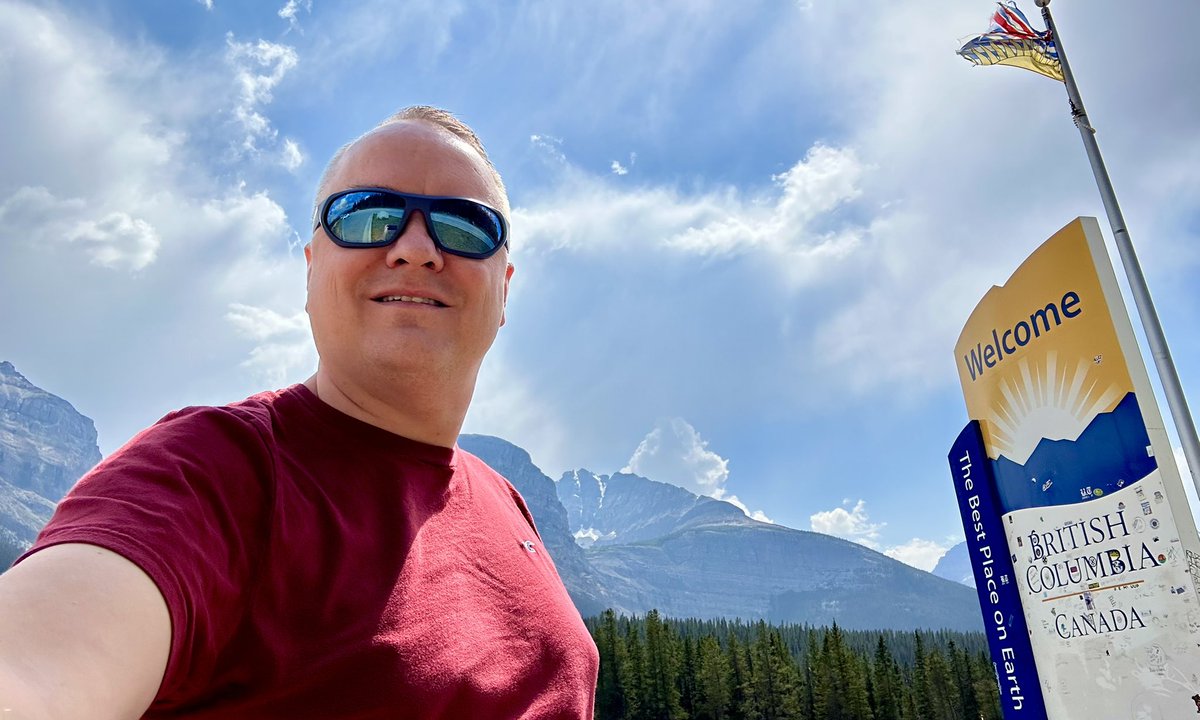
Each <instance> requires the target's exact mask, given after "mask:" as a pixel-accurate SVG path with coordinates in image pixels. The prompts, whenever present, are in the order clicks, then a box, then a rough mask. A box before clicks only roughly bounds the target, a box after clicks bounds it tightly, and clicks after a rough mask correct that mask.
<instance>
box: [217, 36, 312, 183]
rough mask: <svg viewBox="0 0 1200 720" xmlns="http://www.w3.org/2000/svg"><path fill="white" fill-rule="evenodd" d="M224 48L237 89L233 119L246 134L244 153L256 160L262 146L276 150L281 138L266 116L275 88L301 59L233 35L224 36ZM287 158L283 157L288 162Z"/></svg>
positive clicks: (291, 50) (293, 52) (281, 48)
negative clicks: (241, 39) (240, 40)
mask: <svg viewBox="0 0 1200 720" xmlns="http://www.w3.org/2000/svg"><path fill="white" fill-rule="evenodd" d="M225 45H226V52H225V60H226V62H227V63H229V65H230V66H231V67H232V68H233V70H234V81H235V84H236V87H237V102H236V104H235V105H234V108H233V117H234V119H235V120H236V122H237V123H238V125H239V126H240V127H241V128H242V131H243V135H242V138H241V151H242V152H245V153H248V154H250V155H252V156H254V155H257V154H258V153H259V152H261V151H262V150H263V147H262V145H263V144H267V145H269V146H273V145H274V143H275V141H276V138H277V136H278V135H279V132H278V131H277V130H276V129H275V128H274V127H273V126H272V124H271V121H270V119H268V118H267V116H266V115H264V114H263V112H264V111H265V107H266V106H267V105H269V104H270V103H271V100H272V99H273V98H274V95H273V93H274V90H275V88H276V86H278V85H279V83H280V82H282V81H283V78H284V76H286V75H287V73H288V71H290V70H291V69H292V68H294V67H296V64H297V63H299V62H300V58H299V56H298V55H297V54H296V50H295V49H294V48H292V47H289V46H287V45H281V44H278V43H272V42H268V41H266V40H262V39H259V40H258V41H257V42H238V41H236V40H234V38H233V33H228V34H227V35H226V36H225ZM297 149H298V148H297ZM287 158H288V156H287V155H284V159H285V162H286V160H287Z"/></svg>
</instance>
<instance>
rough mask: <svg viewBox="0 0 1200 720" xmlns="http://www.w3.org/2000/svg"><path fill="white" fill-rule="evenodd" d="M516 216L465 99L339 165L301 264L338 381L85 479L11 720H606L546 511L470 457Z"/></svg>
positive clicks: (11, 611) (48, 584)
mask: <svg viewBox="0 0 1200 720" xmlns="http://www.w3.org/2000/svg"><path fill="white" fill-rule="evenodd" d="M507 214H508V202H507V198H506V196H505V192H504V188H503V185H502V183H501V181H500V178H499V175H498V174H497V173H496V171H495V169H494V168H493V167H492V165H491V164H490V162H489V161H488V160H487V156H486V154H485V152H484V150H483V148H482V146H481V145H480V144H479V141H478V139H477V138H476V137H475V135H474V133H473V132H472V131H471V130H470V129H469V128H468V127H467V126H465V125H464V124H462V123H461V122H460V121H458V120H456V119H455V118H453V116H451V115H449V114H448V113H445V112H444V111H440V110H436V109H433V108H426V107H417V108H409V109H408V110H405V111H402V112H401V113H399V114H397V115H396V116H394V117H393V118H390V119H389V120H388V121H386V122H385V123H384V124H382V125H380V126H379V127H377V128H376V129H374V130H372V131H371V132H369V133H367V134H366V135H364V136H363V137H361V138H359V139H358V140H356V141H355V142H353V143H351V144H350V145H349V146H347V147H346V148H344V149H343V150H342V151H340V152H339V153H338V155H337V156H335V158H334V160H333V161H331V163H330V166H329V168H328V169H327V170H326V173H325V177H324V178H323V179H322V182H321V187H320V189H319V191H318V207H317V213H316V220H315V223H314V226H315V229H314V234H313V239H312V241H311V243H310V244H309V245H308V246H307V247H306V248H305V258H306V260H307V262H308V302H307V305H306V309H307V311H308V314H309V317H310V320H311V324H312V330H313V338H314V341H315V343H316V347H317V351H318V354H319V356H320V362H319V365H318V368H317V371H316V374H314V375H313V376H312V377H311V378H309V379H308V380H307V381H306V382H305V383H303V384H302V385H296V386H293V387H291V388H287V389H285V390H282V391H278V392H269V393H262V394H260V395H255V396H253V397H251V398H248V399H247V400H245V401H243V402H241V403H236V404H234V405H230V406H227V407H223V408H188V409H185V410H182V411H179V412H177V413H172V414H171V415H168V416H167V417H166V418H164V419H163V420H161V421H160V422H159V423H158V424H156V425H155V426H153V427H151V428H150V429H148V430H146V431H145V432H143V433H142V434H140V435H139V436H138V437H136V438H134V439H133V440H132V441H131V442H130V443H129V444H128V445H126V446H125V447H124V448H122V449H121V450H119V451H118V452H117V453H114V455H113V456H111V457H109V458H108V459H106V460H105V461H104V462H102V463H101V464H100V465H99V466H97V468H96V469H95V470H93V471H92V472H91V473H89V474H88V475H87V476H85V477H84V478H83V479H82V480H81V481H80V482H79V484H78V485H77V486H76V487H75V489H73V490H72V492H71V494H69V495H68V497H67V498H65V499H64V500H63V501H62V503H60V504H59V507H58V509H57V511H56V513H55V517H54V518H53V519H52V520H51V522H50V523H49V524H48V525H47V527H46V529H45V530H44V531H43V532H42V534H41V535H40V536H39V538H38V542H37V543H36V544H35V546H34V548H33V549H32V550H31V551H30V553H27V554H26V555H25V556H24V557H23V558H22V559H20V560H18V563H17V564H16V565H15V566H14V568H13V569H12V570H10V571H9V572H8V573H6V574H5V575H3V576H0V720H8V718H17V717H19V718H38V719H40V718H89V719H99V718H138V717H147V718H176V717H179V718H185V717H186V718H206V719H207V718H231V719H232V718H305V717H312V718H356V719H357V718H363V719H368V718H410V717H412V718H424V717H448V718H493V717H494V718H509V717H514V718H515V717H531V718H543V717H546V718H549V717H555V718H558V717H564V718H571V717H577V718H583V717H587V718H590V717H591V715H592V698H593V694H594V690H595V682H596V672H597V664H598V659H597V654H596V649H595V646H594V645H593V644H592V642H591V639H590V636H589V635H588V633H587V630H586V629H585V628H584V626H583V624H582V621H581V620H580V618H579V615H578V613H577V612H576V611H575V609H574V607H573V606H572V605H571V602H570V599H569V597H568V596H567V594H566V591H565V589H564V588H563V586H562V583H561V581H560V580H559V578H558V575H557V573H556V572H555V570H554V567H553V564H552V563H551V562H550V559H549V557H548V556H547V554H546V552H545V550H544V549H543V548H542V546H541V544H540V542H539V541H538V537H537V534H536V530H535V529H534V526H533V521H532V518H531V517H530V516H529V512H528V510H527V509H526V507H525V505H524V502H523V501H522V500H521V499H520V497H519V496H518V495H517V494H516V491H515V490H513V489H512V487H511V486H510V485H508V483H507V482H506V481H504V480H503V478H500V477H499V476H498V475H496V474H495V473H494V472H493V471H491V470H490V469H489V468H487V467H486V466H485V465H484V464H483V463H482V462H480V461H479V460H478V459H476V458H474V457H472V456H471V455H469V454H468V453H466V452H464V451H462V450H460V449H458V448H457V446H456V444H455V443H456V439H457V436H458V432H459V429H460V427H461V425H462V422H463V418H464V416H465V414H466V412H467V406H468V404H469V403H470V400H471V396H472V393H473V390H474V386H475V380H476V376H477V374H478V371H479V367H480V364H481V362H482V360H483V356H484V354H485V353H486V352H487V350H488V348H489V347H490V346H491V344H492V341H493V340H494V338H495V336H496V332H497V330H498V329H499V327H500V326H501V325H503V324H504V307H505V300H506V298H507V294H508V283H509V279H510V278H511V276H512V272H513V268H512V265H511V264H509V263H508V249H507V221H506V219H505V218H506V216H507ZM6 709H7V714H5V712H6Z"/></svg>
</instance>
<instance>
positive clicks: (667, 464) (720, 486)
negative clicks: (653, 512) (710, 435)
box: [621, 418, 771, 522]
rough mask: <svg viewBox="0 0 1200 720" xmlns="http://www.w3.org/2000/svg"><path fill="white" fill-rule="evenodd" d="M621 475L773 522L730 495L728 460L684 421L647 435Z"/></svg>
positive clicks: (674, 420) (662, 425) (659, 426)
mask: <svg viewBox="0 0 1200 720" xmlns="http://www.w3.org/2000/svg"><path fill="white" fill-rule="evenodd" d="M621 472H626V473H633V474H635V475H641V476H642V477H647V478H650V479H651V480H657V481H659V482H668V483H671V484H672V485H678V486H679V487H681V488H684V489H685V490H690V491H691V492H694V493H696V494H697V495H707V496H709V497H711V498H714V499H716V500H724V501H725V502H728V503H730V504H732V505H735V506H737V507H738V508H740V509H741V511H742V512H744V513H746V515H748V516H749V517H752V518H754V519H755V520H760V521H762V522H771V519H770V518H768V517H767V516H766V515H765V514H764V513H763V512H762V511H761V510H755V511H751V510H750V509H749V508H748V507H746V504H745V503H743V502H742V501H741V500H739V499H738V497H737V496H736V495H733V494H730V493H729V491H728V488H727V487H726V483H727V482H728V480H729V461H728V460H726V459H725V458H723V457H721V456H720V455H718V454H717V453H715V452H713V451H712V450H710V449H709V448H708V441H706V440H704V439H703V438H701V437H700V433H698V432H696V428H694V427H692V426H691V425H690V424H689V423H688V422H687V421H686V420H684V419H683V418H670V419H668V420H662V421H659V423H658V424H657V425H656V426H655V427H654V429H653V430H651V431H650V432H649V433H647V434H646V437H644V438H643V439H642V441H641V442H640V443H639V444H638V446H637V449H635V450H634V451H633V456H632V457H630V458H629V463H628V464H627V465H626V466H625V467H624V468H623V469H622V470H621Z"/></svg>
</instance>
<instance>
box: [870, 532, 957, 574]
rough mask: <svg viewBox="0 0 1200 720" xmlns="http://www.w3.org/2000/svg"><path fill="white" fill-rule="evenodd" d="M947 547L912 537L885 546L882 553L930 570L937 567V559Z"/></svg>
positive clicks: (939, 558) (944, 552)
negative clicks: (905, 540)
mask: <svg viewBox="0 0 1200 720" xmlns="http://www.w3.org/2000/svg"><path fill="white" fill-rule="evenodd" d="M949 549H950V546H949V545H943V544H941V543H937V542H934V541H933V540H922V539H921V538H913V539H912V540H909V541H908V542H906V543H904V544H902V545H896V546H894V547H890V548H887V549H886V550H884V551H883V554H884V555H887V556H888V557H890V558H894V559H896V560H899V561H900V562H902V563H904V564H905V565H911V566H912V567H915V568H917V569H918V570H924V571H926V572H930V571H932V570H933V569H934V568H935V567H937V564H938V560H941V559H942V556H943V555H945V554H946V551H947V550H949Z"/></svg>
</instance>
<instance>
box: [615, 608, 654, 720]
mask: <svg viewBox="0 0 1200 720" xmlns="http://www.w3.org/2000/svg"><path fill="white" fill-rule="evenodd" d="M625 652H626V655H627V656H628V658H629V662H628V663H626V665H625V673H624V674H623V676H622V678H621V686H622V687H623V688H625V715H624V717H623V718H622V720H643V718H644V719H645V720H653V716H651V715H647V714H646V712H645V708H644V705H643V698H644V697H645V694H646V651H645V649H644V647H643V646H642V637H641V633H639V632H638V627H637V623H636V622H634V621H632V620H631V621H630V623H629V626H628V627H626V628H625Z"/></svg>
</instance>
